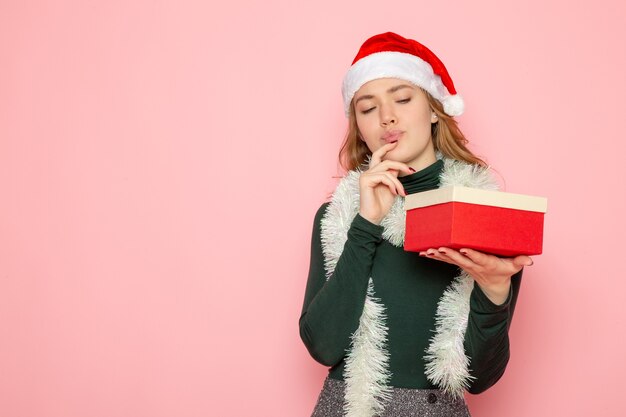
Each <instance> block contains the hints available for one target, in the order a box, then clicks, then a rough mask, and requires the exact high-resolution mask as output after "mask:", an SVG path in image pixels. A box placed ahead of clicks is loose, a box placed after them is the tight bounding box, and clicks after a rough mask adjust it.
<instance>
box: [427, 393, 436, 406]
mask: <svg viewBox="0 0 626 417" xmlns="http://www.w3.org/2000/svg"><path fill="white" fill-rule="evenodd" d="M426 401H428V402H429V403H431V404H434V403H436V402H437V395H436V394H435V393H434V392H431V393H430V394H428V397H427V398H426Z"/></svg>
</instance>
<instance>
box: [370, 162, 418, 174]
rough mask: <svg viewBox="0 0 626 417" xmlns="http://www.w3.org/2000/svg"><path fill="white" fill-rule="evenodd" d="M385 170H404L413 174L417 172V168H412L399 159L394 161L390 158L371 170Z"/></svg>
mask: <svg viewBox="0 0 626 417" xmlns="http://www.w3.org/2000/svg"><path fill="white" fill-rule="evenodd" d="M385 170H393V171H404V172H406V173H407V174H412V173H414V172H415V170H414V169H413V168H411V167H410V166H408V165H407V164H405V163H403V162H399V161H392V160H389V159H387V160H384V161H382V162H381V163H380V164H378V165H376V166H375V167H372V168H370V171H372V172H379V171H385Z"/></svg>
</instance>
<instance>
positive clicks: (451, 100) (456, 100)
mask: <svg viewBox="0 0 626 417" xmlns="http://www.w3.org/2000/svg"><path fill="white" fill-rule="evenodd" d="M464 110H465V102H464V101H463V97H461V96H460V95H458V94H455V95H453V96H448V97H446V98H445V99H444V100H443V111H445V112H446V114H447V115H448V116H459V115H461V114H463V111H464Z"/></svg>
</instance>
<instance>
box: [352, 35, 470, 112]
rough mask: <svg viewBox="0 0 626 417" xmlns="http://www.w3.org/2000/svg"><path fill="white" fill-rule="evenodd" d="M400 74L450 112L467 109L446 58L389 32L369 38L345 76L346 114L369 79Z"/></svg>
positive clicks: (396, 76) (397, 76)
mask: <svg viewBox="0 0 626 417" xmlns="http://www.w3.org/2000/svg"><path fill="white" fill-rule="evenodd" d="M378 78H400V79H402V80H406V81H409V82H411V83H413V84H415V85H418V86H420V87H422V88H423V89H424V90H426V91H428V92H429V93H430V94H431V95H432V96H433V97H434V98H435V99H437V100H439V102H441V104H442V105H443V110H444V111H445V112H446V114H447V115H449V116H458V115H460V114H462V113H463V110H464V109H465V104H464V103H463V98H462V97H461V96H460V95H458V94H457V93H456V90H455V89H454V84H453V83H452V79H451V78H450V75H449V74H448V70H446V67H445V66H444V65H443V62H441V61H440V60H439V58H437V56H436V55H435V54H434V53H433V52H432V51H431V50H430V49H428V48H426V47H425V46H424V45H422V44H421V43H419V42H417V41H414V40H413V39H406V38H403V37H402V36H400V35H398V34H396V33H393V32H386V33H381V34H380V35H375V36H372V37H371V38H369V39H368V40H366V41H365V42H364V43H363V45H362V46H361V49H360V50H359V53H358V54H357V55H356V57H355V58H354V61H352V66H351V67H350V69H349V70H348V73H347V74H346V75H345V77H344V79H343V85H342V87H341V93H342V95H343V104H344V110H345V113H346V117H348V116H349V115H350V102H351V101H352V98H353V97H354V94H355V93H356V92H357V91H358V90H359V88H361V86H362V85H363V84H365V83H366V82H368V81H371V80H375V79H378Z"/></svg>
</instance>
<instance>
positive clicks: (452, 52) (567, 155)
mask: <svg viewBox="0 0 626 417" xmlns="http://www.w3.org/2000/svg"><path fill="white" fill-rule="evenodd" d="M213 4H214V2H206V1H200V0H198V1H195V2H190V1H185V2H181V1H173V0H170V1H166V0H161V1H159V0H154V1H147V0H146V1H133V2H127V1H120V0H117V1H107V2H105V1H54V2H52V1H12V2H11V1H6V0H3V1H2V2H0V196H1V198H2V200H1V202H0V203H1V204H0V415H2V416H54V417H56V416H59V417H60V416H64V417H79V416H81V417H82V416H91V417H97V416H103V417H104V416H107V417H108V416H151V417H158V416H164V417H165V416H184V417H191V416H209V415H210V416H223V415H227V416H252V415H255V416H270V415H271V416H307V415H310V412H311V410H312V408H313V405H314V404H315V401H316V400H317V395H318V394H319V390H320V388H321V384H322V381H323V378H324V376H325V375H326V368H325V367H323V366H322V365H319V364H318V363H316V362H315V361H314V360H313V359H312V358H311V357H310V356H309V355H308V353H307V351H306V349H305V347H304V345H303V344H302V342H301V341H300V339H299V336H298V318H299V315H300V309H301V307H302V299H303V296H304V289H305V284H306V276H307V272H308V267H309V265H308V262H309V250H310V238H311V228H312V222H313V215H314V213H315V211H316V210H317V208H318V207H319V205H320V204H321V203H322V202H323V201H324V197H325V195H326V193H328V192H329V191H331V190H332V189H333V186H334V184H335V180H334V179H333V178H332V177H333V176H335V175H337V173H338V171H337V162H336V155H337V152H338V150H339V145H340V142H341V139H342V138H343V133H344V131H345V126H346V120H345V118H344V116H343V113H342V103H341V95H340V84H341V80H342V77H343V75H344V74H345V71H346V70H347V68H348V66H349V65H350V63H351V62H352V59H353V57H354V55H355V54H356V52H357V50H358V48H359V46H360V45H361V43H362V42H363V41H364V40H365V39H366V38H367V37H369V36H371V35H373V34H376V33H380V32H384V31H388V30H391V31H395V32H397V33H399V34H402V35H404V36H407V37H412V38H415V39H418V40H420V41H422V42H424V43H425V44H426V45H427V46H429V47H430V48H431V49H433V50H434V51H435V52H436V53H437V54H438V55H439V56H440V57H441V58H442V60H443V61H444V62H445V63H446V65H447V67H448V69H449V70H450V72H451V74H452V77H453V79H454V81H455V83H456V86H457V89H458V90H459V92H460V93H461V94H462V95H463V96H464V97H465V99H466V103H467V111H466V113H465V114H464V115H463V116H461V117H460V118H459V120H460V123H461V126H462V128H463V129H464V131H465V132H466V133H467V135H468V136H469V137H470V139H471V140H472V142H471V143H472V148H473V149H474V150H475V151H476V152H477V153H478V154H480V155H482V156H484V157H486V158H487V159H488V161H489V162H490V163H491V165H492V166H493V167H494V168H496V169H497V170H498V171H499V172H500V173H501V174H502V176H503V177H504V178H505V179H506V189H507V190H508V191H511V192H517V193H528V194H534V195H542V196H546V197H548V198H549V212H548V214H547V216H546V225H545V245H544V254H543V255H541V256H536V257H535V258H534V259H535V265H534V266H532V267H529V268H528V269H527V272H526V274H525V277H524V283H523V286H522V292H521V298H520V300H519V303H518V307H517V309H516V312H515V315H516V317H515V320H514V322H513V326H512V329H511V343H512V358H511V362H510V364H509V367H508V369H507V372H506V374H505V375H504V377H503V378H502V379H501V380H500V382H499V383H498V384H497V385H496V386H495V387H493V388H492V389H490V390H489V391H487V392H486V393H484V394H482V395H479V396H472V395H468V396H467V399H468V401H469V403H470V408H471V410H472V412H473V415H474V416H483V417H488V416H503V415H506V416H511V417H517V416H555V415H563V416H564V415H567V416H587V415H602V416H618V415H623V410H624V406H623V405H622V404H621V403H622V402H623V399H622V398H621V397H622V396H623V389H622V388H621V387H622V386H623V381H622V380H621V377H622V376H623V375H624V374H625V373H626V361H625V360H624V353H625V351H626V350H625V348H626V338H624V328H625V324H624V321H625V319H626V312H625V311H624V310H625V307H624V306H625V305H626V303H625V302H624V300H622V294H623V293H624V291H625V290H626V284H625V281H624V279H623V275H624V273H623V258H624V246H623V244H622V242H623V236H624V233H625V232H626V230H625V229H626V227H625V222H624V219H623V213H624V212H625V211H626V207H625V203H624V192H623V189H624V188H623V187H624V173H623V171H622V168H621V166H622V165H623V160H622V159H623V157H624V145H623V142H624V125H623V120H624V114H623V110H624V96H625V95H626V81H625V80H626V77H624V74H625V73H626V54H625V53H624V50H625V49H624V45H623V39H624V37H625V36H626V29H624V28H625V26H624V24H623V23H624V21H626V6H625V4H626V3H624V2H623V1H619V0H614V1H609V0H596V1H593V2H570V1H547V2H546V1H545V0H527V1H520V2H516V3H514V4H509V3H508V2H504V3H503V2H502V1H496V0H493V1H472V2H463V3H462V2H446V1H439V2H428V3H425V2H414V1H410V2H409V1H407V2H402V1H397V2H392V3H387V4H385V3H382V2H380V1H365V0H361V1H354V2H352V1H346V2H337V1H332V2H331V1H315V2H304V3H302V2H293V1H287V0H283V1H270V2H260V1H259V2H253V1H247V2H238V1H229V2H222V4H221V5H219V6H216V5H213ZM620 190H621V191H620Z"/></svg>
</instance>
